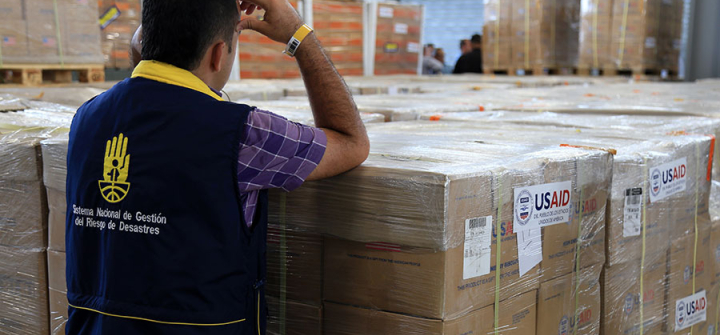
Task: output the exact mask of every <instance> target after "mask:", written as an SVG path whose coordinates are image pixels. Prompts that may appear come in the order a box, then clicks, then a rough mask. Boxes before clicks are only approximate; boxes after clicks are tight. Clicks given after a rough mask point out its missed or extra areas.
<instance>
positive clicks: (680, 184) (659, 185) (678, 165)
mask: <svg viewBox="0 0 720 335" xmlns="http://www.w3.org/2000/svg"><path fill="white" fill-rule="evenodd" d="M651 171H652V174H650V201H652V202H655V201H658V200H661V199H665V198H667V197H669V196H671V195H674V194H677V193H680V192H683V191H685V189H686V188H687V180H688V174H687V158H685V157H683V158H681V159H678V160H675V161H672V162H669V163H665V164H663V165H660V166H657V167H654V168H653V169H652V170H651Z"/></svg>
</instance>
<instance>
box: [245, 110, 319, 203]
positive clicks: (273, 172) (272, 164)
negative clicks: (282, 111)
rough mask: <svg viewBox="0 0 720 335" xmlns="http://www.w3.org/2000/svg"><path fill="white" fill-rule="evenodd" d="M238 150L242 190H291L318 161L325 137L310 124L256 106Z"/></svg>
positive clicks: (313, 168)
mask: <svg viewBox="0 0 720 335" xmlns="http://www.w3.org/2000/svg"><path fill="white" fill-rule="evenodd" d="M240 140H241V142H240V150H239V153H238V172H237V174H238V188H239V190H240V192H241V193H244V192H249V191H257V190H263V189H270V188H282V189H284V190H285V191H288V192H289V191H292V190H294V189H296V188H298V187H300V185H302V183H303V182H305V179H307V177H308V176H309V175H310V173H312V172H313V170H315V168H316V167H317V166H318V164H320V160H322V158H323V155H324V154H325V148H326V147H327V137H326V136H325V132H323V131H322V130H321V129H319V128H315V127H309V126H306V125H302V124H299V123H295V122H292V121H289V120H288V119H286V118H284V117H282V116H279V115H276V114H273V113H270V112H268V111H263V110H259V109H255V110H253V111H251V112H250V114H249V115H248V120H247V122H246V124H245V131H244V132H243V134H242V138H241V139H240Z"/></svg>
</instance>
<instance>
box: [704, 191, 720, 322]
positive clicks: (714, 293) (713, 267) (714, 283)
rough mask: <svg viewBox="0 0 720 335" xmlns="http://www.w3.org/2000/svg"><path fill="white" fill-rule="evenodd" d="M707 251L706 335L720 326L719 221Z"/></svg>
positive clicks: (714, 227) (712, 231)
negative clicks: (708, 286) (708, 256)
mask: <svg viewBox="0 0 720 335" xmlns="http://www.w3.org/2000/svg"><path fill="white" fill-rule="evenodd" d="M714 183H716V182H714ZM718 185H720V184H718ZM713 186H715V185H713ZM713 195H716V196H720V194H716V193H715V190H713ZM718 200H720V199H718ZM714 218H715V217H714ZM715 219H717V218H715ZM709 249H710V258H711V259H712V261H711V262H710V264H708V269H707V270H708V271H710V272H711V276H710V288H709V290H708V291H707V302H708V309H707V329H708V334H717V333H718V329H720V328H718V327H719V326H720V221H718V220H715V221H714V224H713V225H712V229H711V232H710V247H709Z"/></svg>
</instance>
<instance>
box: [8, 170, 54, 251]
mask: <svg viewBox="0 0 720 335" xmlns="http://www.w3.org/2000/svg"><path fill="white" fill-rule="evenodd" d="M0 245H2V246H10V247H18V248H26V249H43V250H44V249H45V247H46V246H47V199H46V198H45V188H44V187H43V186H42V182H41V181H12V180H0Z"/></svg>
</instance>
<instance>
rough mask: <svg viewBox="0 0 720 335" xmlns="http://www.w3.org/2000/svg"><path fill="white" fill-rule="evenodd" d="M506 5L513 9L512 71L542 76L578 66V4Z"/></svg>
mask: <svg viewBox="0 0 720 335" xmlns="http://www.w3.org/2000/svg"><path fill="white" fill-rule="evenodd" d="M507 5H509V6H511V9H512V23H511V30H512V42H511V44H512V46H511V48H512V65H513V68H515V69H523V70H526V71H533V73H534V74H539V73H543V72H547V71H548V70H557V69H559V68H574V67H575V66H577V59H578V38H579V30H578V23H579V22H580V3H579V2H578V1H575V0H554V1H532V2H531V1H525V0H514V1H511V4H507ZM536 72H537V73H536ZM556 73H557V72H556ZM569 74H572V72H569Z"/></svg>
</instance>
